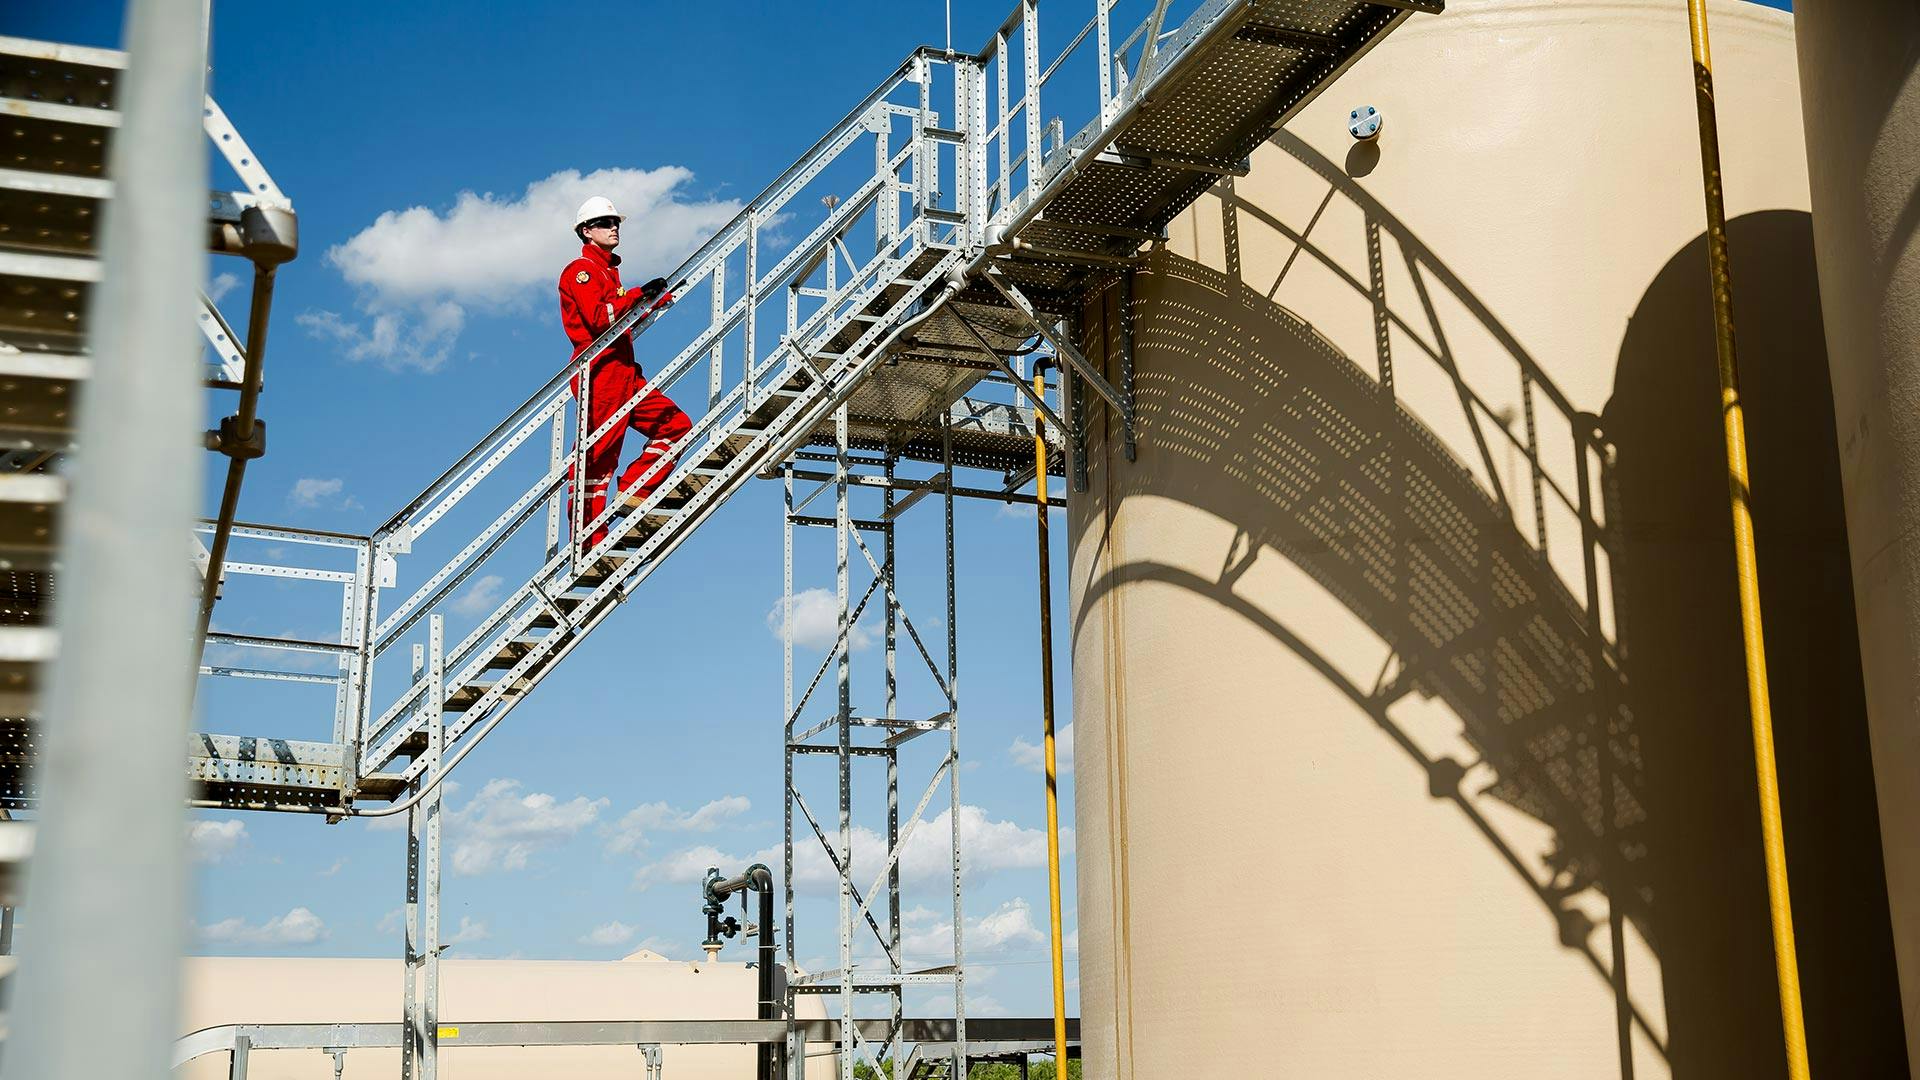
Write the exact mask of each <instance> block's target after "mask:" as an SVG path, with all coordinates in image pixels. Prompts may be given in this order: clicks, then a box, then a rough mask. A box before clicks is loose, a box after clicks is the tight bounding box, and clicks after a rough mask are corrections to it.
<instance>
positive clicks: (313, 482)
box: [287, 476, 360, 510]
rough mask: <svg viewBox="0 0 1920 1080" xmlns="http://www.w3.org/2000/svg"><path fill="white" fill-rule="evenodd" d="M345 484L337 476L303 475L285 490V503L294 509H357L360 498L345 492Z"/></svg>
mask: <svg viewBox="0 0 1920 1080" xmlns="http://www.w3.org/2000/svg"><path fill="white" fill-rule="evenodd" d="M346 486H347V483H346V481H344V480H342V479H340V478H339V477H337V476H303V477H301V478H300V479H298V480H295V481H294V482H293V487H291V488H289V489H288V490H287V505H288V506H290V507H293V508H294V509H296V510H318V509H321V508H323V507H324V508H326V509H330V510H358V509H359V508H360V500H358V499H356V498H354V497H353V496H351V495H348V494H345V491H346Z"/></svg>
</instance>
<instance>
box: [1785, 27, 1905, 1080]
mask: <svg viewBox="0 0 1920 1080" xmlns="http://www.w3.org/2000/svg"><path fill="white" fill-rule="evenodd" d="M1808 7H1809V8H1810V10H1807V11H1805V12H1803V13H1802V14H1801V16H1800V21H1799V23H1798V29H1799V31H1800V33H1799V54H1800V80H1801V96H1802V99H1803V100H1804V101H1805V102H1806V115H1807V118H1808V123H1807V151H1808V154H1807V157H1808V161H1809V163H1810V167H1811V172H1812V188H1813V205H1814V215H1815V220H1816V222H1817V225H1816V227H1815V229H1814V236H1815V239H1816V245H1815V246H1816V248H1817V250H1818V252H1819V262H1820V284H1821V290H1822V294H1823V296H1824V297H1825V304H1824V307H1825V311H1826V316H1827V318H1826V325H1827V343H1828V346H1829V349H1828V355H1829V357H1830V361H1831V365H1832V372H1833V397H1834V422H1835V426H1836V427H1837V428H1838V429H1839V431H1840V433H1841V439H1840V461H1841V466H1840V468H1841V475H1842V477H1843V478H1844V480H1843V483H1844V485H1845V488H1846V497H1847V529H1848V537H1849V539H1850V540H1851V541H1852V545H1853V582H1854V591H1855V595H1856V596H1858V597H1859V598H1860V640H1861V641H1862V642H1863V643H1864V644H1865V650H1864V652H1865V655H1864V656H1863V658H1862V659H1863V660H1864V664H1863V667H1864V668H1865V671H1866V684H1867V702H1868V715H1869V716H1871V717H1872V731H1873V758H1874V771H1875V773H1876V774H1877V778H1878V781H1879V784H1878V790H1879V795H1880V819H1881V820H1882V821H1897V822H1901V823H1903V824H1904V825H1905V827H1904V828H1899V829H1889V830H1887V833H1886V835H1885V836H1884V837H1883V840H1884V841H1885V848H1886V864H1887V880H1888V884H1889V885H1890V889H1889V899H1890V900H1891V902H1892V906H1893V916H1894V918H1893V924H1894V926H1895V927H1896V928H1898V929H1897V933H1896V942H1895V945H1896V948H1897V950H1898V953H1899V957H1900V974H1901V983H1902V986H1903V987H1904V989H1905V999H1904V1000H1905V1002H1906V1014H1907V1051H1908V1053H1909V1055H1911V1056H1915V1057H1920V830H1916V829H1915V828H1913V827H1912V826H1913V822H1915V821H1920V694H1917V693H1916V692H1915V678H1916V670H1915V658H1916V657H1920V545H1916V544H1915V543H1914V542H1913V537H1914V536H1915V535H1916V533H1920V498H1916V497H1915V494H1916V492H1920V5H1916V4H1914V3H1912V2H1911V0H1856V2H1855V3H1851V4H1813V5H1808Z"/></svg>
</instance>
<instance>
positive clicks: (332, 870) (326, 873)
mask: <svg viewBox="0 0 1920 1080" xmlns="http://www.w3.org/2000/svg"><path fill="white" fill-rule="evenodd" d="M346 865H347V857H346V856H345V855H342V856H340V857H339V858H337V859H335V860H333V865H332V866H329V867H327V868H326V869H325V870H322V871H320V876H321V877H332V876H333V875H335V874H337V873H339V872H340V871H341V870H342V869H344V868H345V867H346Z"/></svg>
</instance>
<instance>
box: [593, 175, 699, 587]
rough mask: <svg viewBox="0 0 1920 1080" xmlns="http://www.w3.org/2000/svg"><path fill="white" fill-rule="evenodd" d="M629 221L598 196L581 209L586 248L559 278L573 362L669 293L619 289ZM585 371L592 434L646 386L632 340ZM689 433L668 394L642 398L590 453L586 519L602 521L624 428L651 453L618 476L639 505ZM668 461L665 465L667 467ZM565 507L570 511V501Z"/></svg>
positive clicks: (651, 286) (653, 286)
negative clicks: (623, 320)
mask: <svg viewBox="0 0 1920 1080" xmlns="http://www.w3.org/2000/svg"><path fill="white" fill-rule="evenodd" d="M624 220H625V216H624V215H622V214H620V213H618V212H616V211H615V210H614V208H613V203H611V202H609V201H608V200H606V199H604V198H602V197H600V196H598V195H596V196H594V197H593V198H591V199H588V200H587V201H586V202H584V203H582V204H580V212H579V213H578V214H577V215H575V217H574V225H573V231H574V234H575V235H577V236H579V238H580V239H581V241H582V245H583V246H582V247H581V248H580V257H579V258H577V259H575V260H573V261H572V262H570V263H568V264H567V268H566V269H565V270H562V271H561V272H560V323H561V325H562V326H564V327H566V331H567V337H568V338H569V339H571V340H572V341H573V355H574V357H575V358H576V359H577V358H578V357H579V356H580V354H581V353H582V352H584V351H585V350H586V348H587V346H588V345H590V344H592V343H593V340H594V339H595V338H597V337H599V336H600V335H601V334H602V333H604V332H605V331H606V329H607V327H609V326H611V325H613V320H615V319H616V318H619V317H620V316H621V315H623V314H625V313H626V312H627V310H628V309H630V308H632V307H634V306H636V305H639V304H641V303H648V304H651V303H653V302H654V301H655V300H657V299H659V296H660V293H661V291H662V290H664V289H665V288H666V282H664V281H654V282H649V283H648V284H647V287H645V288H639V289H628V288H624V287H622V286H621V284H620V256H618V255H615V254H614V253H613V249H614V248H616V247H619V246H620V223H621V222H622V221H624ZM588 372H589V374H588V382H587V425H588V426H587V430H588V431H589V432H592V431H597V430H599V428H600V426H601V425H602V424H605V423H606V422H607V420H608V418H609V417H611V416H612V415H613V414H614V413H615V412H616V411H618V410H619V409H620V407H621V406H623V405H625V404H626V403H627V402H628V401H629V400H630V399H631V398H632V397H633V396H634V395H635V394H638V393H639V392H640V391H641V390H643V389H644V388H645V387H646V385H647V381H646V379H644V378H642V377H641V375H640V365H639V364H638V363H636V362H635V360H634V358H633V336H632V334H621V335H620V337H619V338H618V339H617V340H615V341H614V342H613V343H612V344H611V345H608V346H607V348H606V349H605V351H603V352H601V353H600V355H598V356H596V357H594V358H593V360H592V362H591V363H589V365H588ZM573 392H574V394H575V396H578V395H579V393H580V380H579V377H578V376H575V378H574V382H573ZM692 426H693V424H692V422H691V421H689V420H688V419H687V414H686V413H683V412H681V411H680V407H679V406H677V405H675V404H674V403H673V402H672V401H671V400H669V399H668V397H667V395H665V394H663V393H660V392H658V391H655V392H654V393H651V394H648V395H647V396H646V397H644V398H642V399H641V400H640V403H639V404H637V405H635V406H634V407H633V411H632V412H629V413H628V414H627V416H626V419H625V420H624V421H623V422H621V423H618V424H615V425H614V426H613V427H612V428H611V429H609V430H608V432H607V433H606V434H605V435H603V436H601V437H600V438H598V439H596V440H594V442H593V449H592V451H591V452H589V453H588V454H587V520H588V521H592V520H594V519H595V518H598V517H599V516H600V513H601V511H603V510H605V509H606V505H607V484H608V482H609V481H610V480H611V479H612V478H613V470H614V469H615V467H617V466H618V465H619V464H620V444H621V442H622V441H623V440H624V439H625V438H626V434H627V428H629V427H631V428H633V429H634V430H635V431H638V432H639V433H640V434H642V435H645V436H646V437H647V447H646V449H645V450H642V451H641V452H640V456H639V457H637V458H635V459H634V461H633V464H631V465H628V466H627V470H626V472H624V473H622V474H621V475H620V493H621V496H622V497H623V498H626V499H630V500H635V501H637V500H639V499H644V498H646V497H647V496H648V495H650V494H652V493H653V491H654V489H655V488H657V487H659V486H660V484H661V483H662V482H663V481H665V480H666V478H667V474H668V473H669V472H670V471H672V469H673V462H672V460H671V459H670V458H668V455H669V454H670V453H671V452H672V451H673V449H674V444H675V443H676V442H678V441H679V440H680V439H681V438H682V437H683V436H685V435H686V433H687V430H688V429H689V428H691V427H692ZM663 458H665V459H667V460H665V461H662V459H663ZM655 462H661V464H660V467H659V468H658V469H655V470H654V472H653V475H652V476H650V477H648V478H647V480H646V481H645V482H644V483H639V480H640V476H641V474H643V473H645V472H646V471H647V470H648V469H650V468H653V466H654V463H655ZM567 505H568V507H569V509H571V507H572V505H573V500H572V499H571V498H569V499H568V500H567ZM606 534H607V530H606V528H605V526H604V525H603V526H601V527H600V528H597V529H595V530H593V533H592V535H590V536H589V537H588V538H587V543H586V549H590V548H592V547H593V545H595V544H598V543H599V542H600V541H601V540H603V539H605V537H606ZM586 549H583V550H586Z"/></svg>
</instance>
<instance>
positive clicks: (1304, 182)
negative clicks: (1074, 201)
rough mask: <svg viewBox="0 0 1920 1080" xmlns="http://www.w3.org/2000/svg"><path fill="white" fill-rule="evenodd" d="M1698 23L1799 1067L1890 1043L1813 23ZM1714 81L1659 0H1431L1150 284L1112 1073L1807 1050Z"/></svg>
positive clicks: (1096, 872) (1087, 523) (1092, 827)
mask: <svg viewBox="0 0 1920 1080" xmlns="http://www.w3.org/2000/svg"><path fill="white" fill-rule="evenodd" d="M1712 15H1713V47H1714V58H1715V61H1716V64H1715V69H1716V74H1717V79H1718V102H1719V117H1720V140H1721V147H1722V153H1723V158H1724V167H1725V177H1726V197H1727V203H1728V212H1729V218H1730V219H1731V228H1730V231H1731V239H1732V251H1733V260H1734V266H1733V271H1734V282H1735V308H1736V318H1737V319H1738V322H1739V329H1740V346H1741V361H1742V374H1743V378H1744V380H1745V390H1746V394H1747V398H1748V410H1749V411H1748V426H1749V432H1750V437H1751V439H1752V442H1753V446H1752V449H1751V454H1752V462H1753V474H1754V488H1755V490H1754V499H1755V503H1756V512H1757V520H1758V530H1759V552H1760V556H1759V563H1760V569H1761V573H1762V576H1763V592H1764V601H1765V603H1766V605H1767V606H1766V614H1767V619H1768V630H1769V646H1770V662H1771V665H1772V673H1773V691H1774V699H1775V716H1776V723H1777V726H1778V741H1779V758H1780V771H1781V783H1782V787H1783V792H1784V800H1785V820H1786V832H1787V847H1788V854H1789V859H1790V871H1791V873H1792V876H1793V882H1794V885H1795V888H1796V892H1795V895H1794V901H1795V915H1796V919H1797V926H1798V929H1799V946H1800V958H1801V968H1802V975H1803V982H1804V990H1805V995H1806V1007H1807V1019H1808V1030H1809V1038H1810V1043H1811V1046H1812V1054H1813V1062H1814V1069H1815V1074H1816V1075H1821V1076H1830V1077H1831V1076H1845V1077H1899V1076H1906V1075H1907V1067H1906V1060H1905V1052H1904V1040H1903V1035H1902V1032H1901V1020H1900V1005H1899V995H1898V987H1897V985H1896V976H1895V970H1894V961H1893V952H1892V933H1891V931H1890V928H1889V920H1888V913H1887V893H1886V883H1885V880H1884V876H1883V871H1882V864H1881V855H1880V850H1881V849H1880V838H1879V833H1878V825H1877V817H1876V813H1875V802H1874V776H1873V771H1872V764H1871V760H1870V755H1869V749H1868V737H1867V730H1866V723H1865V702H1864V697H1863V691H1862V686H1861V680H1860V657H1859V648H1858V642H1857V638H1856V636H1855V632H1854V610H1853V605H1852V602H1851V596H1852V591H1851V588H1850V587H1849V576H1848V559H1847V541H1846V524H1847V523H1846V517H1845V514H1844V512H1843V506H1842V501H1841V493H1840V474H1839V467H1838V463H1837V453H1836V450H1835V439H1834V428H1833V413H1832V409H1831V407H1830V404H1831V392H1830V389H1829V383H1828V376H1827V367H1826V362H1825V349H1824V339H1823V334H1822V329H1821V317H1820V296H1819V287H1818V283H1817V282H1816V278H1815V271H1814V258H1813V250H1814V244H1813V233H1812V230H1811V227H1810V222H1809V216H1808V205H1809V197H1808V182H1807V164H1806V156H1805V150H1804V140H1805V134H1804V130H1803V127H1802V123H1801V115H1800V93H1799V87H1798V82H1797V77H1796V65H1795V45H1794V38H1793V22H1792V19H1791V17H1790V16H1788V15H1786V14H1785V13H1782V12H1778V11H1773V10H1769V9H1766V8H1762V7H1760V6H1758V5H1754V4H1750V3H1744V2H1733V0H1727V2H1720V3H1715V4H1713V5H1712ZM1692 88H1693V84H1692V73H1691V65H1690V61H1689V51H1688V36H1687V25H1686V6H1685V4H1683V3H1680V2H1678V0H1607V2H1585V0H1550V2H1546V0H1450V2H1449V4H1448V11H1447V13H1446V14H1445V15H1443V16H1437V17H1416V18H1415V19H1414V20H1413V21H1412V22H1410V23H1408V24H1407V25H1406V26H1405V27H1403V28H1402V29H1401V30H1399V31H1397V32H1396V33H1395V34H1394V35H1393V36H1392V37H1391V38H1389V39H1388V40H1387V41H1386V42H1385V43H1384V44H1382V45H1381V46H1380V47H1379V48H1378V49H1376V50H1375V51H1374V52H1373V53H1372V54H1370V55H1369V56H1368V57H1366V58H1365V59H1364V60H1362V61H1361V62H1360V63H1359V64H1358V65H1356V66H1355V67H1354V69H1353V70H1352V71H1351V72H1350V73H1349V74H1347V75H1346V76H1345V77H1344V78H1342V79H1341V80H1340V81H1339V82H1337V83H1336V84H1334V86H1333V88H1332V89H1330V90H1329V91H1328V92H1327V94H1326V95H1325V96H1323V97H1322V98H1321V99H1320V100H1319V101H1317V102H1316V103H1314V104H1313V105H1311V106H1310V107H1308V108H1307V109H1306V110H1304V111H1303V112H1302V113H1301V114H1300V115H1298V116H1297V117H1296V118H1295V119H1294V120H1293V121H1292V122H1291V123H1290V124H1289V125H1288V128H1287V130H1286V131H1284V132H1282V133H1280V134H1278V135H1277V136H1276V137H1275V138H1274V139H1273V140H1271V141H1270V142H1269V144H1267V145H1266V146H1264V147H1262V148H1261V149H1260V150H1258V151H1257V152H1256V153H1255V154H1254V156H1253V158H1252V163H1251V172H1250V174H1249V175H1248V176H1246V177H1244V178H1240V179H1237V180H1232V181H1229V182H1226V183H1223V184H1222V185H1220V186H1218V187H1216V188H1215V190H1214V191H1213V192H1212V193H1210V194H1209V195H1208V196H1205V197H1203V198H1202V199H1201V200H1200V201H1199V202H1198V203H1197V204H1196V205H1195V206H1194V207H1193V208H1192V209H1191V210H1189V211H1188V212H1186V213H1185V214H1183V215H1181V216H1180V217H1179V218H1178V219H1177V220H1176V221H1175V222H1174V223H1173V225H1172V226H1171V227H1170V229H1169V239H1168V242H1167V243H1166V244H1165V245H1164V246H1163V247H1162V248H1161V249H1160V250H1158V251H1157V252H1156V253H1155V254H1154V256H1153V259H1152V262H1151V264H1150V265H1149V266H1148V267H1147V268H1145V269H1144V270H1143V271H1142V272H1141V273H1140V274H1139V275H1138V276H1137V278H1136V280H1135V282H1134V285H1133V290H1134V297H1135V304H1134V311H1133V316H1134V318H1133V321H1132V339H1133V344H1134V366H1135V385H1136V387H1137V392H1138V408H1139V451H1138V460H1137V462H1132V463H1129V462H1128V461H1126V460H1125V459H1124V457H1123V456H1122V454H1121V451H1120V447H1119V445H1118V439H1117V436H1118V432H1117V427H1116V421H1115V419H1114V418H1113V417H1112V416H1111V415H1109V414H1108V413H1107V412H1106V411H1105V410H1104V409H1100V408H1094V409H1092V410H1091V411H1090V413H1089V417H1090V421H1091V424H1092V431H1091V434H1090V440H1089V447H1088V454H1089V459H1090V460H1089V473H1090V486H1089V489H1088V490H1087V491H1086V492H1084V493H1078V494H1076V495H1075V496H1074V497H1073V503H1072V506H1071V513H1070V517H1071V536H1072V567H1073V574H1072V580H1073V585H1072V605H1073V607H1072V611H1073V624H1072V625H1073V633H1074V644H1073V648H1074V653H1073V656H1074V717H1075V723H1076V727H1077V728H1078V731H1077V733H1076V735H1075V738H1076V740H1077V742H1078V747H1077V753H1078V762H1079V763H1078V766H1077V770H1076V777H1075V780H1076V785H1077V792H1076V808H1077V815H1076V821H1075V824H1076V827H1077V830H1078V838H1077V840H1078V845H1077V856H1078V859H1079V901H1080V903H1079V914H1078V918H1079V935H1080V938H1079V940H1080V950H1081V962H1080V964H1081V966H1080V974H1081V995H1082V997H1081V1000H1082V1002H1083V1009H1082V1014H1083V1028H1082V1031H1083V1033H1084V1038H1085V1045H1086V1053H1087V1060H1088V1075H1089V1076H1101V1077H1112V1078H1114V1080H1158V1078H1161V1077H1172V1076H1226V1075H1253V1076H1282V1077H1313V1078H1316V1080H1320V1078H1347V1077H1351V1078H1377V1077H1420V1078H1422V1080H1427V1078H1461V1080H1494V1078H1535V1077H1554V1078H1598V1077H1634V1078H1637V1080H1649V1078H1656V1077H1669V1076H1671V1077H1679V1078H1691V1077H1712V1078H1720V1077H1725V1078H1729V1080H1731V1078H1741V1080H1747V1078H1755V1077H1772V1076H1782V1075H1784V1072H1785V1065H1784V1055H1783V1053H1782V1051H1781V1048H1780V1046H1781V1040H1780V1014H1779V1007H1778V1003H1777V999H1776V997H1775V982H1774V975H1773V962H1772V951H1771V944H1770V939H1769V932H1768V920H1767V906H1766V884H1765V879H1764V873H1763V867H1762V862H1761V849H1760V841H1759V829H1758V811H1757V809H1756V803H1755V795H1754V779H1753V757H1752V749H1751V742H1750V739H1749V734H1748V726H1747V712H1746V696H1745V683H1744V677H1743V673H1742V672H1743V669H1742V660H1741V651H1740V634H1739V628H1738V609H1737V600H1736V594H1735V581H1734V571H1733V564H1732V555H1731V551H1732V541H1731V528H1730V524H1729V514H1728V509H1727V491H1726V484H1725V467H1724V457H1723V450H1722V446H1721V441H1720V426H1719V416H1718V412H1717V395H1716V389H1715V378H1714V362H1713V342H1712V327H1711V317H1710V313H1709V306H1708V295H1707V267H1706V259H1705V251H1704V240H1703V237H1702V232H1703V229H1704V223H1705V214H1704V209H1703V201H1702V195H1701V188H1700V156H1699V147H1698V142H1697V133H1696V126H1695V113H1694V104H1693V95H1692ZM1368 105H1371V106H1373V107H1375V108H1377V109H1378V110H1379V111H1380V113H1381V114H1382V115H1383V116H1384V118H1385V123H1384V130H1383V132H1382V133H1381V135H1380V137H1379V138H1378V140H1377V141H1376V142H1373V143H1360V142H1356V141H1355V139H1354V138H1353V137H1352V136H1351V135H1349V133H1348V130H1347V125H1348V120H1349V113H1350V110H1352V109H1354V108H1355V107H1363V106H1368ZM1105 300H1106V302H1105V304H1104V306H1096V307H1094V308H1093V309H1091V310H1089V311H1088V312H1087V315H1086V321H1085V327H1084V329H1085V331H1086V335H1087V337H1088V339H1090V342H1091V345H1090V348H1091V351H1092V354H1093V355H1094V356H1095V358H1096V362H1100V363H1103V364H1105V366H1106V369H1107V371H1108V373H1109V375H1111V376H1113V377H1114V378H1115V380H1116V381H1117V380H1118V378H1119V366H1118V359H1117V357H1118V354H1119V352H1120V348H1121V340H1122V336H1123V324H1122V319H1121V291H1120V287H1119V286H1118V285H1117V284H1116V285H1115V287H1114V288H1113V289H1111V290H1110V291H1109V292H1108V293H1107V295H1106V298H1105ZM1596 673H1597V674H1596Z"/></svg>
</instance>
